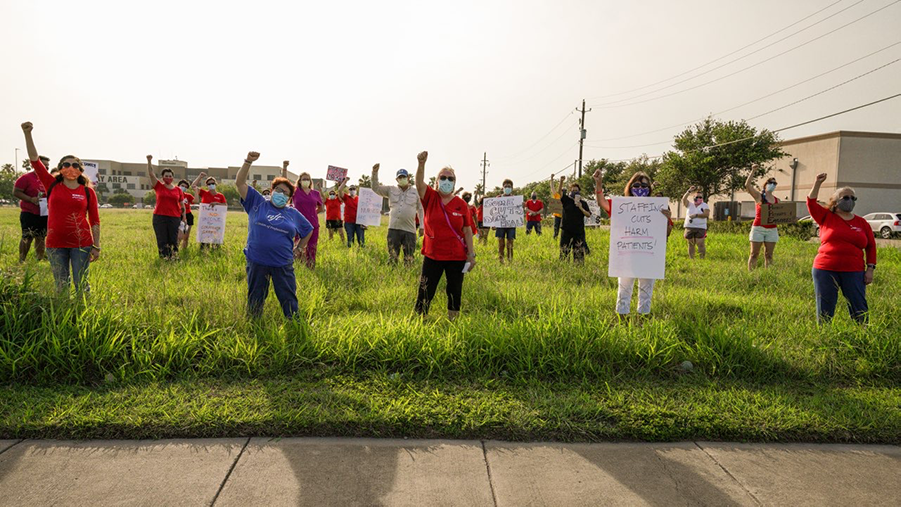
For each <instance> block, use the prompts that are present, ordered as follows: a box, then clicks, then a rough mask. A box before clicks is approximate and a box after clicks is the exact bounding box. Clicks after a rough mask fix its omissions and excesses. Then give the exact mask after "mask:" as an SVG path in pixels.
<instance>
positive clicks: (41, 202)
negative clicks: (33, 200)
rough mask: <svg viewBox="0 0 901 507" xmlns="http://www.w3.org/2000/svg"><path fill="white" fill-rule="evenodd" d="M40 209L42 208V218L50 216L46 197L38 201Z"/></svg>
mask: <svg viewBox="0 0 901 507" xmlns="http://www.w3.org/2000/svg"><path fill="white" fill-rule="evenodd" d="M38 207H40V209H41V216H42V217H45V216H47V215H49V212H48V210H47V198H46V197H41V198H40V199H39V200H38Z"/></svg>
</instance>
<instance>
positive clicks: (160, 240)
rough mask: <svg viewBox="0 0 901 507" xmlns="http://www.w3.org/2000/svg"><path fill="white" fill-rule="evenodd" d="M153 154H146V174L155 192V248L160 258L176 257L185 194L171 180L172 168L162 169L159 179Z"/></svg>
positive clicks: (170, 258) (182, 220) (183, 215)
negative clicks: (154, 168) (154, 169)
mask: <svg viewBox="0 0 901 507" xmlns="http://www.w3.org/2000/svg"><path fill="white" fill-rule="evenodd" d="M152 160H153V155H147V175H148V176H149V177H150V181H152V182H153V183H154V184H153V191H154V193H155V194H156V206H155V207H154V208H153V232H154V233H156V248H157V250H158V251H159V255H160V259H165V260H169V261H171V260H176V259H178V233H179V228H183V227H182V225H181V224H182V223H183V222H184V221H185V205H184V200H185V194H184V192H182V191H181V189H180V188H178V187H177V186H176V185H175V184H174V183H173V182H172V180H173V174H172V169H163V171H162V172H161V173H160V175H161V176H162V177H163V180H162V181H160V180H159V179H158V178H157V177H156V173H155V172H154V171H153V164H152V163H151V161H152Z"/></svg>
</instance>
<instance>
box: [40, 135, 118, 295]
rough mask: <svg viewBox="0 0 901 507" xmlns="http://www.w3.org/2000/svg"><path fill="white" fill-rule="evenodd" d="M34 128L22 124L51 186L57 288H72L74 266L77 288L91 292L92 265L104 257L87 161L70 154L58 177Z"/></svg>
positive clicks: (50, 244)
mask: <svg viewBox="0 0 901 507" xmlns="http://www.w3.org/2000/svg"><path fill="white" fill-rule="evenodd" d="M33 129H34V126H33V125H32V124H31V122H25V123H23V124H22V131H23V132H24V133H25V146H26V148H27V149H28V159H29V160H30V161H31V167H33V168H34V171H35V173H36V174H37V175H38V178H40V180H41V184H43V185H44V188H46V189H47V240H46V245H47V246H46V251H47V257H48V258H49V259H50V268H51V270H52V271H53V279H54V280H55V281H56V288H57V290H58V291H60V292H63V291H68V290H69V280H70V276H69V273H70V268H71V279H72V281H73V282H74V283H75V290H84V291H85V292H87V291H90V285H88V267H89V266H90V263H91V262H93V261H96V260H97V259H99V258H100V215H99V213H98V211H97V194H96V193H94V189H93V188H91V184H90V181H89V180H88V179H87V178H85V177H84V175H82V173H83V172H84V164H82V163H81V159H79V158H78V157H76V156H74V155H66V156H65V157H63V158H62V159H61V160H60V161H59V165H57V169H59V171H60V174H59V175H58V176H56V177H54V176H52V175H51V174H50V173H49V172H47V168H46V167H44V164H43V163H42V162H41V161H40V159H39V158H38V150H37V148H35V147H34V139H32V137H31V132H32V130H33Z"/></svg>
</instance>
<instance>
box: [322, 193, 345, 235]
mask: <svg viewBox="0 0 901 507" xmlns="http://www.w3.org/2000/svg"><path fill="white" fill-rule="evenodd" d="M325 228H326V229H328V239H329V241H331V239H332V237H334V235H335V231H338V234H339V235H340V236H341V242H342V243H344V222H343V221H342V220H341V201H340V200H338V192H337V191H336V190H335V189H334V188H332V189H330V190H329V191H328V199H326V200H325Z"/></svg>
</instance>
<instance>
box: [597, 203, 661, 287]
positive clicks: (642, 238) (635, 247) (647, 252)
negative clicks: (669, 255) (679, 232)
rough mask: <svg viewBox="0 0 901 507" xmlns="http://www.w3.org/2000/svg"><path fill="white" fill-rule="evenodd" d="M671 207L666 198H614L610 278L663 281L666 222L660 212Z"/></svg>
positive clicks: (611, 214) (611, 224)
mask: <svg viewBox="0 0 901 507" xmlns="http://www.w3.org/2000/svg"><path fill="white" fill-rule="evenodd" d="M668 206H669V199H667V198H666V197H637V198H636V197H614V198H613V206H612V208H611V210H610V260H609V264H608V269H607V276H616V277H626V278H654V279H658V280H660V279H663V277H664V271H665V268H666V229H667V219H666V217H665V216H664V215H663V213H661V212H660V210H662V209H666V208H667V207H668Z"/></svg>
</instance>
